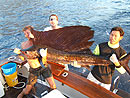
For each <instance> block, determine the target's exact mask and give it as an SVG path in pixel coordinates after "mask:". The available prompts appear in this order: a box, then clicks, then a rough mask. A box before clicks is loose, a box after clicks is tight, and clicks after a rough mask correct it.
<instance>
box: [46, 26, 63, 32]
mask: <svg viewBox="0 0 130 98" xmlns="http://www.w3.org/2000/svg"><path fill="white" fill-rule="evenodd" d="M58 28H62V27H60V26H58ZM49 30H53V28H52V27H51V26H50V27H46V28H45V29H44V31H49Z"/></svg>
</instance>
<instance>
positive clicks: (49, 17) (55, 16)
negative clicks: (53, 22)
mask: <svg viewBox="0 0 130 98" xmlns="http://www.w3.org/2000/svg"><path fill="white" fill-rule="evenodd" d="M51 16H55V17H56V19H57V21H58V16H57V15H56V14H51V15H50V16H49V20H50V18H51Z"/></svg>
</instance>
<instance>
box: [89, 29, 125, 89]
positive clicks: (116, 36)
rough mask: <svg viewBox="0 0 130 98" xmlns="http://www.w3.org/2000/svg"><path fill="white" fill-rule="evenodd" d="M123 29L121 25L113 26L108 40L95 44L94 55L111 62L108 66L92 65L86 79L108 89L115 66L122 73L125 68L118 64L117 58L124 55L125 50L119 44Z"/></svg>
mask: <svg viewBox="0 0 130 98" xmlns="http://www.w3.org/2000/svg"><path fill="white" fill-rule="evenodd" d="M123 35H124V31H123V29H122V28H121V27H114V28H112V29H111V32H110V36H109V42H104V43H101V44H99V45H97V46H96V48H95V50H94V54H95V55H100V56H104V57H107V58H108V59H110V61H111V62H112V64H110V65H108V66H94V67H93V68H92V70H91V72H90V73H89V75H88V77H87V79H89V80H91V81H92V82H95V83H97V84H99V85H101V86H102V87H104V88H106V89H108V90H110V87H111V82H112V76H113V74H114V71H115V68H116V69H117V70H118V71H119V72H120V73H121V74H124V73H125V72H126V70H125V69H124V68H123V66H121V65H120V63H119V61H118V60H119V59H121V58H123V57H124V56H126V52H125V50H124V49H123V48H122V47H121V46H120V45H119V42H120V40H122V39H123Z"/></svg>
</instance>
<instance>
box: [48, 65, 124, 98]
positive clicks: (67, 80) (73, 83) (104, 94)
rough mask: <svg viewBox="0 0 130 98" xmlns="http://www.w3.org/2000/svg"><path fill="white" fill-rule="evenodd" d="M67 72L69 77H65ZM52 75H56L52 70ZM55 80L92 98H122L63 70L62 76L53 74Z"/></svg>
mask: <svg viewBox="0 0 130 98" xmlns="http://www.w3.org/2000/svg"><path fill="white" fill-rule="evenodd" d="M50 64H51V63H50ZM54 64H55V66H56V65H57V64H56V63H53V65H51V66H54ZM64 72H67V73H68V76H67V77H63V75H62V74H63V73H64ZM52 73H55V72H54V71H53V70H52ZM53 76H54V78H55V79H56V80H58V81H60V82H62V83H63V84H66V85H68V86H69V87H71V88H73V89H75V90H77V91H79V92H80V93H82V94H84V95H86V96H88V97H90V98H122V97H120V96H118V95H116V94H114V93H112V92H111V91H108V90H107V89H105V88H103V87H101V86H99V85H97V84H95V83H93V82H91V81H89V80H88V79H86V78H84V77H82V76H80V75H77V74H75V73H72V72H69V71H66V70H63V71H62V72H61V74H60V75H58V76H57V75H55V74H53Z"/></svg>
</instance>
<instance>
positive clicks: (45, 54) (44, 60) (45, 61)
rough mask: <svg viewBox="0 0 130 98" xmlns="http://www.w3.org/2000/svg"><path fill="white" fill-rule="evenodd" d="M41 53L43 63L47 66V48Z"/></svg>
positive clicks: (41, 50)
mask: <svg viewBox="0 0 130 98" xmlns="http://www.w3.org/2000/svg"><path fill="white" fill-rule="evenodd" d="M39 53H40V55H41V56H42V62H43V64H46V63H47V48H45V49H43V48H42V49H40V51H39Z"/></svg>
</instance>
